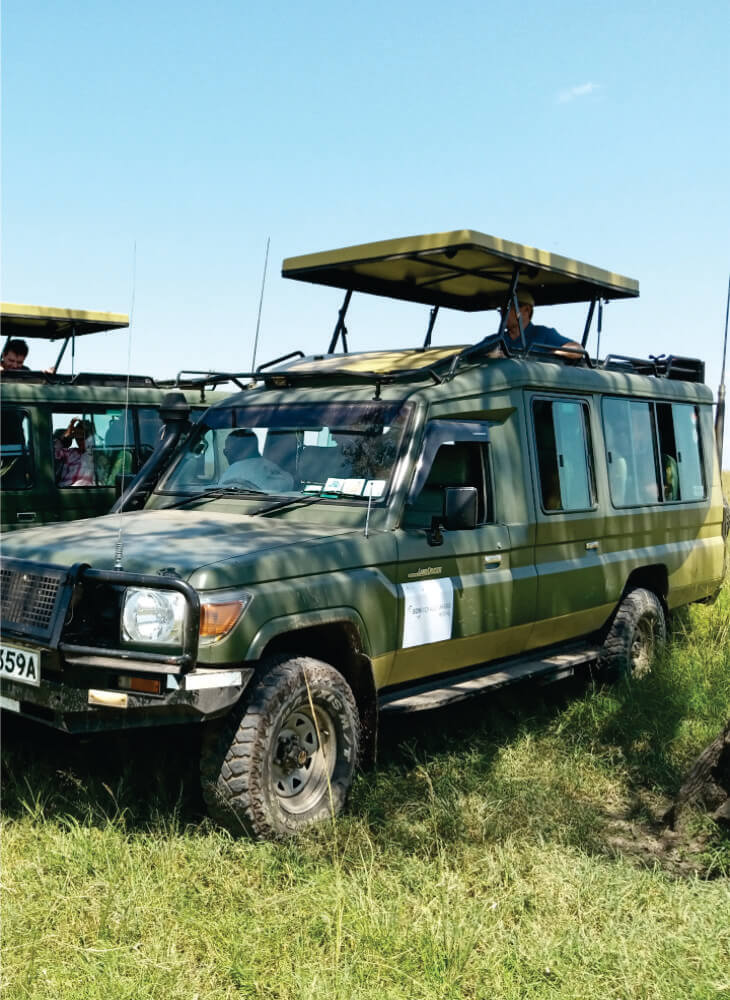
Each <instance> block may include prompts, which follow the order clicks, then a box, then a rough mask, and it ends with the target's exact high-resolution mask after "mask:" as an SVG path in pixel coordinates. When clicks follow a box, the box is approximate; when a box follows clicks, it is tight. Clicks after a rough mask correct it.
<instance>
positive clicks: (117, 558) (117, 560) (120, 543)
mask: <svg viewBox="0 0 730 1000" xmlns="http://www.w3.org/2000/svg"><path fill="white" fill-rule="evenodd" d="M136 290H137V241H136V240H135V241H134V250H133V253H132V301H131V304H130V307H129V326H128V327H127V390H126V395H125V398H124V438H123V441H124V447H123V449H122V455H124V456H126V455H127V454H128V453H129V449H128V447H127V434H128V431H129V379H130V375H131V371H132V324H133V322H134V299H135V294H136ZM125 471H126V458H123V459H122V472H125ZM122 482H124V480H122ZM123 513H124V502H122V503H120V504H119V532H118V534H117V545H116V549H115V552H114V569H117V570H121V569H123V568H124V566H123V555H124V537H123V532H124V522H123V520H122V515H123Z"/></svg>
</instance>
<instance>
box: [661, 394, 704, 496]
mask: <svg viewBox="0 0 730 1000" xmlns="http://www.w3.org/2000/svg"><path fill="white" fill-rule="evenodd" d="M663 409H670V407H669V406H668V405H667V404H659V405H658V406H657V411H659V410H663ZM671 411H672V426H673V430H674V433H673V441H674V445H675V451H674V452H668V453H665V450H664V447H663V445H660V449H661V452H662V469H663V471H664V474H665V499H667V500H703V499H704V498H705V497H706V496H707V486H706V484H705V477H704V474H703V465H704V463H703V456H702V443H701V440H700V433H699V428H700V416H699V411H698V408H697V407H696V406H692V405H691V404H689V403H672V405H671ZM660 434H661V425H660ZM661 440H662V439H661V436H660V441H661ZM665 454H666V456H667V458H668V459H669V461H668V462H667V464H666V465H665ZM674 474H676V486H675V484H674V481H673V478H672V477H673V476H674Z"/></svg>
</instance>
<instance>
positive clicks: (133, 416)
mask: <svg viewBox="0 0 730 1000" xmlns="http://www.w3.org/2000/svg"><path fill="white" fill-rule="evenodd" d="M140 407H146V408H147V409H159V408H158V407H153V406H149V404H146V403H145V404H141V403H130V404H129V405H128V406H126V405H124V404H119V403H93V404H92V405H91V406H89V405H81V406H76V407H73V406H71V405H70V404H68V403H65V402H64V403H57V404H52V405H51V407H50V410H49V412H50V441H49V447H50V461H51V465H52V468H53V478H54V486H55V488H56V489H57V490H82V491H86V490H112V491H113V490H114V488H115V487H114V483H98V482H94V483H89V484H83V485H78V486H75V485H73V484H72V483H69V484H67V485H65V486H64V485H61V483H59V482H57V481H56V470H55V450H54V443H53V441H54V439H53V434H54V422H55V420H56V418H57V417H61V416H62V417H64V418H69V419H70V418H71V417H74V416H79V417H81V419H82V420H85V419H92V420H93V419H94V418H95V417H98V416H106V415H107V414H108V413H110V412H116V411H118V410H121V411H122V412H124V410H127V411H128V413H129V417H128V425H129V426H130V427H131V428H132V439H131V440H128V441H127V448H128V449H129V450H130V451H131V452H132V470H133V474H134V475H136V473H137V472H138V471H139V469H141V467H142V465H143V464H144V463H143V462H142V460H141V454H140V448H141V437H140V430H139V413H138V411H139V409H140ZM66 423H68V420H66ZM145 461H146V459H145ZM96 472H97V465H96V461H95V462H94V476H95V477H96Z"/></svg>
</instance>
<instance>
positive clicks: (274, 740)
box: [201, 657, 360, 839]
mask: <svg viewBox="0 0 730 1000" xmlns="http://www.w3.org/2000/svg"><path fill="white" fill-rule="evenodd" d="M313 709H314V711H312V710H313ZM359 748H360V720H359V716H358V711H357V706H356V704H355V699H354V697H353V694H352V691H351V689H350V686H349V684H348V683H347V681H346V680H345V679H344V677H343V676H342V674H340V673H339V672H338V671H337V670H335V669H334V667H331V666H329V664H327V663H322V662H321V661H319V660H314V659H312V658H310V657H292V658H288V659H285V660H274V661H272V662H271V663H270V664H269V665H268V667H267V668H266V669H265V671H264V672H263V674H262V675H261V676H260V678H259V680H258V682H257V683H256V685H255V686H254V687H253V688H252V690H251V691H250V693H249V696H248V698H247V699H246V700H245V701H244V702H243V703H241V704H240V705H239V706H238V707H237V709H235V710H234V711H233V712H232V713H231V715H230V716H228V717H227V718H226V719H225V720H224V722H223V724H222V725H221V726H217V727H216V726H212V727H211V728H210V729H208V730H207V731H206V732H205V734H204V737H203V747H202V755H201V784H202V790H203V798H204V799H205V802H206V805H207V806H208V810H209V812H210V814H211V816H212V817H213V818H214V819H215V820H216V822H218V823H220V824H221V825H222V826H224V827H226V828H227V829H229V830H230V831H231V832H232V833H234V834H240V833H246V834H249V835H250V836H253V837H255V838H257V839H264V838H265V839H276V838H280V837H285V836H288V835H291V834H295V833H297V832H298V831H300V830H301V829H303V828H304V827H305V826H308V825H309V824H310V823H314V822H317V821H318V820H323V819H327V818H328V817H332V816H336V815H337V814H338V813H340V812H341V811H342V808H343V807H344V804H345V800H346V798H347V793H348V792H349V790H350V786H351V784H352V779H353V776H354V773H355V767H356V766H357V761H358V754H359Z"/></svg>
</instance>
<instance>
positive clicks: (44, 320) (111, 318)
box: [0, 302, 129, 340]
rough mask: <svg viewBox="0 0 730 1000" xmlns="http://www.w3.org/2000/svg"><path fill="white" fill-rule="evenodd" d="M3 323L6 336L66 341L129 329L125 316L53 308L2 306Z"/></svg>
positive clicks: (7, 304)
mask: <svg viewBox="0 0 730 1000" xmlns="http://www.w3.org/2000/svg"><path fill="white" fill-rule="evenodd" d="M0 323H2V333H3V334H4V336H6V337H22V338H24V339H26V338H32V337H35V338H39V339H42V340H64V339H66V338H67V337H72V336H75V337H80V336H81V335H82V334H85V333H101V332H103V331H104V330H118V329H120V328H123V327H126V326H129V316H125V315H124V314H123V313H108V312H89V311H88V310H87V309H57V308H55V307H54V306H25V305H16V304H15V303H11V302H3V303H2V305H0Z"/></svg>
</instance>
